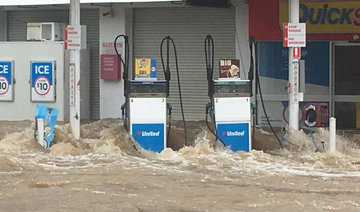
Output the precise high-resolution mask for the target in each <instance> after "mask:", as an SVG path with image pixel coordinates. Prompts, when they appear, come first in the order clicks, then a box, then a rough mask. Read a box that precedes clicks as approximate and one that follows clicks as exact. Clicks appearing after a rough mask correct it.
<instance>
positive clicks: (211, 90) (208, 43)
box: [204, 35, 226, 147]
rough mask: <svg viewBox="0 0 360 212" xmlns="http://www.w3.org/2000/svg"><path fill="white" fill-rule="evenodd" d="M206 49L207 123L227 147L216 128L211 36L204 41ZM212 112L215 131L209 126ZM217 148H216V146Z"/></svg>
mask: <svg viewBox="0 0 360 212" xmlns="http://www.w3.org/2000/svg"><path fill="white" fill-rule="evenodd" d="M204 49H205V62H206V76H207V81H208V95H209V98H210V106H209V107H208V106H206V116H205V121H206V125H207V127H208V128H209V130H210V132H211V133H212V134H213V135H214V136H215V137H216V139H217V140H219V141H220V142H221V143H222V144H223V146H224V147H226V144H225V142H224V141H223V140H222V139H221V138H220V137H219V136H218V135H217V128H216V122H215V113H214V110H213V107H214V97H213V95H214V81H213V73H214V53H215V48H214V40H213V38H212V36H211V35H207V36H206V38H205V41H204ZM209 110H210V115H211V117H212V120H213V125H214V129H215V130H212V129H211V128H210V126H209V124H208V118H207V117H208V113H209ZM214 131H215V132H214ZM214 147H215V146H214Z"/></svg>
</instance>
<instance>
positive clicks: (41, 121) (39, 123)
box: [36, 119, 47, 148]
mask: <svg viewBox="0 0 360 212" xmlns="http://www.w3.org/2000/svg"><path fill="white" fill-rule="evenodd" d="M36 121H37V123H36V124H37V134H38V137H37V138H38V140H37V142H38V143H39V144H40V145H41V146H42V147H44V148H46V147H47V144H45V141H44V119H37V120H36Z"/></svg>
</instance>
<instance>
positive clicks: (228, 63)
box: [219, 59, 240, 80]
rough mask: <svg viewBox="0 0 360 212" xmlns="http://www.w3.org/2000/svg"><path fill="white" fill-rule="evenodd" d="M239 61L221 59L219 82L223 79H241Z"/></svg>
mask: <svg viewBox="0 0 360 212" xmlns="http://www.w3.org/2000/svg"><path fill="white" fill-rule="evenodd" d="M239 64H240V62H239V60H237V59H220V60H219V80H221V79H240V68H239Z"/></svg>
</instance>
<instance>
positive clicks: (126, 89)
mask: <svg viewBox="0 0 360 212" xmlns="http://www.w3.org/2000/svg"><path fill="white" fill-rule="evenodd" d="M121 37H123V38H124V43H125V61H124V60H123V59H122V57H121V55H120V53H119V51H118V49H117V45H116V41H117V40H118V39H119V38H121ZM114 48H115V52H116V54H117V56H118V57H119V59H120V61H121V63H122V64H123V68H124V72H123V79H124V96H125V98H126V101H127V98H128V95H129V37H128V36H126V35H118V36H116V38H115V40H114ZM121 108H122V110H127V106H126V105H125V107H124V108H123V106H122V107H121ZM122 115H123V116H124V115H125V120H124V119H123V122H124V121H125V123H123V124H124V127H125V130H126V131H127V132H129V128H128V116H127V112H125V113H124V112H122ZM131 141H132V142H131V143H132V145H133V147H134V149H135V151H137V152H139V150H138V148H137V147H136V144H135V141H134V140H133V139H131Z"/></svg>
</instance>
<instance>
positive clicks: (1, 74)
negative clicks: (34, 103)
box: [0, 61, 14, 101]
mask: <svg viewBox="0 0 360 212" xmlns="http://www.w3.org/2000/svg"><path fill="white" fill-rule="evenodd" d="M13 70H14V63H13V61H0V101H14V92H13V89H14V83H13V76H14V71H13Z"/></svg>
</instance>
